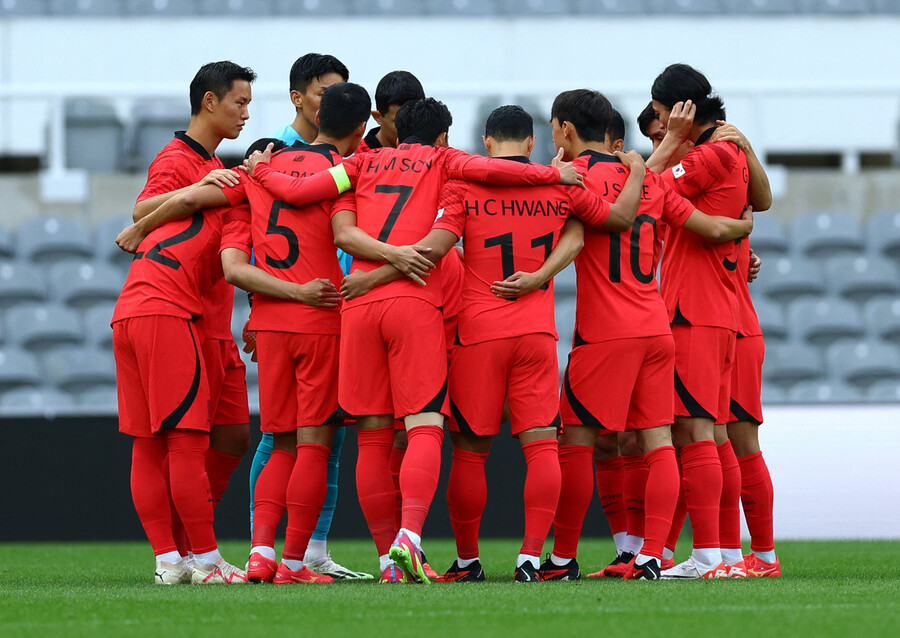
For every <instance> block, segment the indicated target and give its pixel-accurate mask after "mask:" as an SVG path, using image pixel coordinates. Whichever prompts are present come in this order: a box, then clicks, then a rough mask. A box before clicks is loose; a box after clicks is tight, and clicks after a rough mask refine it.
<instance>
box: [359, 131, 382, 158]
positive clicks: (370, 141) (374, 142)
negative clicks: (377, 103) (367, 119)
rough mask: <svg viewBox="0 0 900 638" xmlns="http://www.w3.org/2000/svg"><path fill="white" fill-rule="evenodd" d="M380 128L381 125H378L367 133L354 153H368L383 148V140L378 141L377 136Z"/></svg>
mask: <svg viewBox="0 0 900 638" xmlns="http://www.w3.org/2000/svg"><path fill="white" fill-rule="evenodd" d="M380 130H381V127H380V126H378V127H376V128H373V129H372V130H371V131H369V132H368V133H366V136H365V137H364V138H362V140H360V142H359V146H357V147H356V150H355V151H354V152H353V154H354V155H362V154H363V153H368V152H369V151H371V150H373V149H376V148H381V142H379V141H378V137H377V135H378V132H379V131H380Z"/></svg>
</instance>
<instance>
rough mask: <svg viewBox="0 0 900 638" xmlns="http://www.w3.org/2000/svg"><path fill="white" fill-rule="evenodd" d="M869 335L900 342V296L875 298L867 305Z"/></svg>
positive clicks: (866, 316)
mask: <svg viewBox="0 0 900 638" xmlns="http://www.w3.org/2000/svg"><path fill="white" fill-rule="evenodd" d="M865 318H866V328H867V329H868V332H869V335H870V336H872V337H878V338H879V339H883V340H885V341H892V342H894V343H900V297H894V298H885V299H873V300H872V301H870V302H869V303H867V304H866V307H865Z"/></svg>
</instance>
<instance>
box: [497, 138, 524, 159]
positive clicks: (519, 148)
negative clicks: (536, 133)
mask: <svg viewBox="0 0 900 638" xmlns="http://www.w3.org/2000/svg"><path fill="white" fill-rule="evenodd" d="M489 154H490V156H491V157H529V158H530V157H531V150H530V149H529V148H528V143H527V142H520V141H517V140H509V141H504V142H496V141H495V142H494V143H493V144H492V145H491V149H490V153H489Z"/></svg>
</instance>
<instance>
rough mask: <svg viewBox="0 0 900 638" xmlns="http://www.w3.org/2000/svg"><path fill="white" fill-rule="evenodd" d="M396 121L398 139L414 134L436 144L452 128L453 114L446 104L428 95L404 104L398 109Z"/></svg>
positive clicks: (424, 140) (401, 139)
mask: <svg viewBox="0 0 900 638" xmlns="http://www.w3.org/2000/svg"><path fill="white" fill-rule="evenodd" d="M394 123H395V124H396V126H397V139H399V140H400V141H401V142H402V141H403V140H405V139H406V138H407V137H410V136H413V135H414V136H416V137H418V138H419V139H420V140H422V142H424V143H425V144H434V143H435V141H436V140H437V138H438V136H439V135H440V134H441V133H446V132H447V131H449V130H450V125H451V124H453V116H452V115H450V109H448V108H447V105H446V104H444V103H443V102H441V101H439V100H435V99H434V98H433V97H427V98H425V99H424V100H418V101H412V102H407V103H406V104H404V105H403V106H402V107H401V108H400V110H399V111H397V117H396V119H395V120H394Z"/></svg>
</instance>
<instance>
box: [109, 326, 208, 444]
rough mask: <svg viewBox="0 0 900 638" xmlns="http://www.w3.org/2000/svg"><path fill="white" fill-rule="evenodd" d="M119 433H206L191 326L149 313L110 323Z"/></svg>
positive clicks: (204, 386) (204, 397) (204, 396)
mask: <svg viewBox="0 0 900 638" xmlns="http://www.w3.org/2000/svg"><path fill="white" fill-rule="evenodd" d="M112 327H113V352H114V354H115V357H116V389H117V390H118V395H119V431H120V432H122V433H124V434H128V435H131V436H140V437H151V436H154V435H156V434H158V433H159V432H160V430H175V429H178V430H201V431H204V432H209V385H208V382H207V379H206V374H205V372H206V371H205V370H204V363H203V357H202V356H201V353H200V338H199V337H198V336H197V330H196V328H195V326H194V324H193V323H191V322H190V321H188V320H187V319H182V318H180V317H169V316H165V315H151V316H148V317H132V318H130V319H123V320H122V321H117V322H116V323H114V324H113V326H112Z"/></svg>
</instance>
